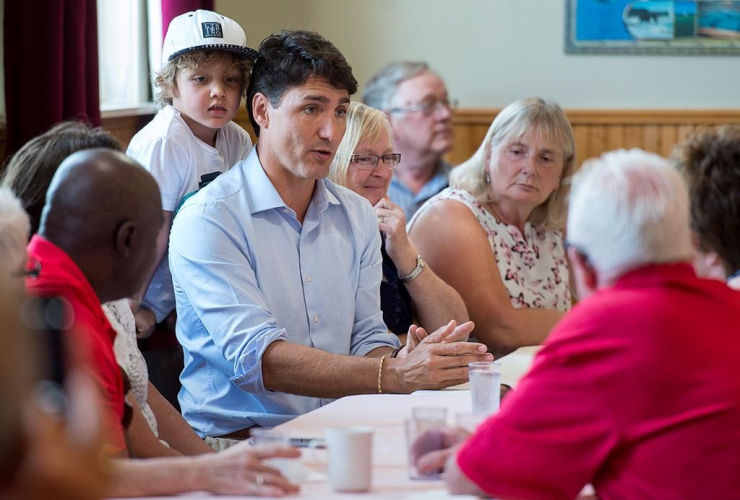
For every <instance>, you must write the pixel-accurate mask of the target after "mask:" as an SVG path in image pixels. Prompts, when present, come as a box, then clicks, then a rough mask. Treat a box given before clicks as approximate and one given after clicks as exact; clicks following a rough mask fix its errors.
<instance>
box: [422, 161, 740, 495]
mask: <svg viewBox="0 0 740 500" xmlns="http://www.w3.org/2000/svg"><path fill="white" fill-rule="evenodd" d="M567 234H568V240H569V242H570V246H569V249H568V254H569V257H570V259H571V263H572V267H573V271H574V277H575V282H576V287H577V291H578V293H579V295H580V297H581V302H580V303H579V304H578V305H577V306H576V307H575V308H574V309H573V310H572V311H571V312H570V313H568V314H567V315H566V316H565V317H564V318H563V319H562V320H561V322H560V323H559V324H558V325H557V326H556V327H555V328H554V329H553V331H552V332H551V333H550V336H549V338H548V339H547V341H546V342H545V345H544V347H543V348H542V350H541V351H540V353H539V354H538V355H537V358H536V359H535V362H534V365H533V366H532V369H531V371H530V372H529V374H527V376H526V377H525V378H524V379H522V381H521V382H520V384H519V387H518V388H517V390H516V391H514V392H513V393H512V394H511V395H510V396H508V398H507V400H506V403H505V404H504V406H503V407H502V408H501V411H500V412H499V413H498V414H497V415H496V416H494V417H493V418H491V419H489V420H488V421H487V422H485V423H484V424H482V425H481V426H480V427H479V428H478V430H477V431H476V433H475V434H474V435H473V436H472V437H470V438H469V439H468V440H467V441H465V442H464V443H463V444H462V445H461V446H460V447H459V448H457V447H453V448H451V449H448V450H444V451H442V452H435V453H433V454H428V455H425V456H423V457H421V458H419V459H418V465H419V467H420V468H421V469H425V470H433V469H435V468H437V467H438V466H439V465H441V464H442V463H443V462H444V460H445V459H447V458H448V457H449V458H448V459H447V462H446V472H447V475H446V481H447V485H448V488H449V489H450V490H451V491H452V492H454V493H471V494H480V493H482V492H485V493H486V494H488V495H491V496H493V497H496V498H516V499H519V500H527V499H537V500H550V499H552V500H560V499H562V500H570V499H572V498H574V497H576V495H577V494H578V492H579V491H580V490H581V488H582V487H583V486H584V485H585V484H587V483H592V484H593V486H594V488H595V490H596V493H597V495H598V496H599V498H600V499H601V500H614V499H630V500H638V499H648V498H649V499H679V498H680V499H683V500H689V499H695V500H699V499H702V500H703V499H707V498H722V499H729V498H733V499H738V498H740V425H738V423H740V327H738V323H737V315H738V311H740V293H738V292H737V291H733V290H731V289H729V288H728V287H727V286H726V285H725V284H724V283H722V282H720V281H714V280H704V279H700V278H697V276H696V275H695V273H694V270H693V269H692V267H691V265H690V264H689V262H690V259H691V257H692V247H691V240H690V236H689V209H688V194H687V189H686V187H685V185H684V183H683V182H682V179H681V178H680V176H679V174H678V173H677V172H675V171H674V170H673V169H672V167H671V166H670V164H668V163H667V162H666V161H665V160H663V159H662V158H660V157H658V156H656V155H652V154H648V153H645V152H643V151H639V150H632V151H629V152H627V151H623V150H622V151H616V152H612V153H608V154H606V155H604V156H602V157H601V158H600V159H598V160H595V161H592V162H589V163H588V164H587V165H585V166H584V167H583V168H582V171H581V172H580V173H579V174H578V175H577V176H576V179H575V181H574V183H573V190H572V194H571V200H570V208H569V214H568V233H567ZM448 438H452V434H451V433H450V435H449V436H448ZM450 440H452V441H454V439H450Z"/></svg>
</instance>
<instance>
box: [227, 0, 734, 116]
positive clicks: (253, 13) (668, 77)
mask: <svg viewBox="0 0 740 500" xmlns="http://www.w3.org/2000/svg"><path fill="white" fill-rule="evenodd" d="M216 9H217V10H218V11H219V12H221V13H222V14H224V15H227V16H229V17H232V18H234V19H235V20H237V21H238V22H239V23H240V24H241V25H242V26H243V27H244V29H245V30H246V32H247V39H248V42H249V44H250V45H252V46H256V45H258V44H259V41H260V40H262V39H263V38H264V37H265V36H267V35H268V34H269V33H271V32H273V31H275V30H277V29H281V28H287V29H296V28H302V29H310V30H314V31H318V32H319V33H321V34H322V35H324V36H325V37H327V38H328V39H330V40H331V41H332V42H334V43H335V44H336V45H337V46H338V47H339V49H340V50H341V51H342V52H343V53H344V55H345V56H346V57H347V60H348V61H349V62H350V64H351V65H352V66H353V68H354V70H355V76H356V77H357V79H358V80H359V81H360V82H361V83H363V82H364V81H365V80H367V79H368V78H369V77H370V76H371V75H372V73H373V72H374V71H376V70H377V69H378V68H380V67H381V66H383V65H384V64H385V63H388V62H390V61H393V60H399V59H410V60H420V59H423V60H426V61H428V62H429V63H430V64H431V65H432V66H433V67H434V68H436V69H437V71H438V72H439V73H440V74H441V75H442V76H443V77H444V78H445V79H446V81H447V83H448V87H449V90H450V93H451V95H452V96H454V97H457V98H458V99H459V100H460V102H461V105H462V106H463V107H485V108H490V107H500V106H503V105H506V104H507V103H509V102H511V101H513V100H515V99H518V98H520V97H523V96H526V95H534V94H538V95H544V96H546V97H550V98H552V99H555V100H557V101H558V102H559V103H560V104H561V105H562V106H564V107H566V108H740V86H739V85H738V82H740V58H738V57H708V56H694V57H681V56H671V57H667V56H640V57H634V56H574V55H565V53H564V50H563V46H564V42H563V40H564V30H565V28H564V12H565V2H564V1H563V0H216Z"/></svg>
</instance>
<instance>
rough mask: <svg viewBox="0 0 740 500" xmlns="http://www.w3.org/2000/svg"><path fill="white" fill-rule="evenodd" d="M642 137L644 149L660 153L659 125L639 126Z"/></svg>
mask: <svg viewBox="0 0 740 500" xmlns="http://www.w3.org/2000/svg"><path fill="white" fill-rule="evenodd" d="M638 128H639V129H640V131H641V135H642V146H641V147H642V149H644V150H645V151H650V152H653V153H657V152H659V151H660V127H658V126H657V125H645V126H639V125H638Z"/></svg>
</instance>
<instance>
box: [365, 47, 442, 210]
mask: <svg viewBox="0 0 740 500" xmlns="http://www.w3.org/2000/svg"><path fill="white" fill-rule="evenodd" d="M362 100H363V102H364V103H365V104H367V105H368V106H372V107H374V108H376V109H380V110H382V111H385V112H386V113H387V114H388V119H389V121H390V123H391V129H392V130H393V143H394V148H395V151H397V152H398V153H401V163H400V164H399V165H398V168H396V169H395V170H394V171H393V179H392V180H391V184H390V186H389V187H388V197H389V198H390V199H391V201H392V202H393V203H395V204H396V205H398V206H399V207H401V208H403V212H404V214H405V215H406V220H407V221H410V220H411V217H412V216H413V215H414V213H416V211H417V210H418V209H419V207H421V206H422V205H423V204H424V202H425V201H427V200H428V199H429V198H431V197H432V196H434V195H435V194H437V193H439V192H440V191H442V190H443V189H444V188H446V187H447V186H448V184H449V176H450V168H451V166H450V164H449V163H447V162H445V161H444V160H443V159H442V156H443V155H444V154H445V153H448V152H449V151H450V150H451V149H452V111H453V110H454V108H455V101H452V100H450V98H449V95H448V93H447V87H446V85H445V82H444V81H443V80H442V78H441V77H440V76H439V75H438V74H436V73H435V72H433V71H432V70H431V69H430V68H429V66H428V65H427V64H426V63H423V62H394V63H391V64H388V65H387V66H385V67H384V68H382V69H381V70H380V71H378V72H377V73H376V74H375V75H374V76H373V77H372V78H370V80H368V82H367V85H365V90H364V91H363V94H362Z"/></svg>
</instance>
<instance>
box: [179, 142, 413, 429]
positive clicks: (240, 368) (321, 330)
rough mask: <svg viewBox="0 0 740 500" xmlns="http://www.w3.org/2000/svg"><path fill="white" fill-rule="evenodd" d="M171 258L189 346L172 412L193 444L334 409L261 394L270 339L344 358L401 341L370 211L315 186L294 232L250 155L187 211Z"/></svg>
mask: <svg viewBox="0 0 740 500" xmlns="http://www.w3.org/2000/svg"><path fill="white" fill-rule="evenodd" d="M169 255H170V269H171V271H172V278H173V283H174V288H175V298H176V300H177V314H178V317H177V338H178V340H179V341H180V343H181V344H182V345H183V347H184V350H185V369H184V370H183V372H182V375H181V376H180V380H181V382H182V389H181V391H180V395H179V399H180V405H181V407H182V412H183V416H184V417H185V418H186V420H187V421H188V422H189V423H190V425H191V426H192V427H193V428H194V429H195V430H196V432H197V433H198V434H199V435H200V436H201V437H204V436H221V435H224V434H229V433H231V432H234V431H236V430H240V429H243V428H245V427H249V426H252V425H255V424H256V425H260V426H264V427H272V426H275V425H279V424H281V423H283V422H285V421H287V420H289V419H291V418H293V417H296V416H298V415H301V414H303V413H306V412H308V411H311V410H313V409H316V408H318V407H320V406H322V405H323V404H325V403H328V402H329V401H330V400H325V399H319V398H313V397H306V396H296V395H292V394H286V393H279V392H272V391H269V390H267V389H265V386H264V383H263V380H262V355H263V353H264V352H265V349H267V347H268V346H269V345H270V344H271V343H272V342H275V341H282V340H287V341H289V342H293V343H296V344H301V345H304V346H309V347H314V348H317V349H321V350H323V351H327V352H331V353H335V354H343V355H352V356H364V355H366V354H367V353H369V352H370V351H372V350H374V349H376V348H379V347H391V348H393V347H397V346H398V345H399V342H398V339H397V337H396V336H395V335H392V334H389V333H387V328H386V326H385V325H384V324H383V315H382V313H381V311H380V291H379V290H380V281H381V277H382V260H381V254H380V233H379V231H378V222H377V218H376V217H375V213H374V212H373V209H372V207H371V206H370V204H369V203H368V202H367V200H365V199H364V198H362V197H360V196H358V195H356V194H355V193H352V192H351V191H349V190H347V189H345V188H343V187H340V186H337V185H335V184H333V183H331V182H329V181H328V180H320V181H317V182H316V188H315V189H314V193H313V197H312V199H311V203H310V205H309V208H308V212H307V213H306V217H305V220H304V223H303V225H301V224H300V223H299V222H298V220H297V219H296V218H295V213H294V212H293V211H292V210H291V209H290V208H288V207H287V206H286V205H285V203H284V202H283V200H282V199H281V198H280V195H279V194H278V192H277V190H276V189H275V187H274V186H273V185H272V183H271V181H270V180H269V178H268V177H267V175H266V174H265V172H264V170H263V169H262V165H261V164H260V161H259V157H258V155H257V149H256V148H255V149H253V150H252V152H251V153H250V155H249V157H247V159H246V160H244V161H242V162H239V163H237V164H236V165H235V166H234V167H233V168H232V169H231V170H229V171H228V172H226V173H225V174H222V175H221V176H220V177H219V178H218V179H216V180H214V181H213V182H212V183H211V184H210V185H209V186H208V187H207V188H205V189H204V190H202V191H200V192H199V193H198V194H196V195H195V196H193V197H192V198H191V199H190V200H188V201H187V202H186V203H185V205H184V206H183V208H182V209H181V210H180V212H179V213H178V214H177V217H175V221H174V223H173V228H172V234H171V236H170V254H169Z"/></svg>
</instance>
